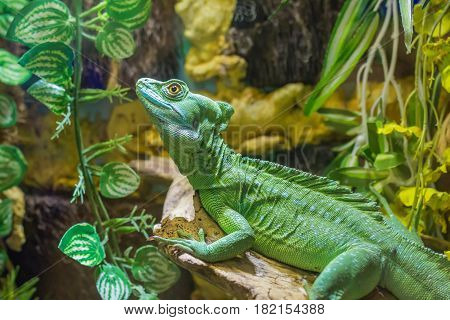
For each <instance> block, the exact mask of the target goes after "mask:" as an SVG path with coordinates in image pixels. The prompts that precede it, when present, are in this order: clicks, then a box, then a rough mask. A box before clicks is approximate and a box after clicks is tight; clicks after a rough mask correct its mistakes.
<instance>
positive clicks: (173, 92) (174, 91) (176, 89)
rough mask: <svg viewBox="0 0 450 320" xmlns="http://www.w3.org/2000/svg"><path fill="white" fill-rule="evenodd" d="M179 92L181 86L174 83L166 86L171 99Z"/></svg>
mask: <svg viewBox="0 0 450 320" xmlns="http://www.w3.org/2000/svg"><path fill="white" fill-rule="evenodd" d="M181 90H182V88H181V85H180V84H178V83H176V82H174V83H171V84H169V85H168V86H167V92H168V93H169V95H171V96H173V97H176V96H177V95H178V94H179V93H180V92H181Z"/></svg>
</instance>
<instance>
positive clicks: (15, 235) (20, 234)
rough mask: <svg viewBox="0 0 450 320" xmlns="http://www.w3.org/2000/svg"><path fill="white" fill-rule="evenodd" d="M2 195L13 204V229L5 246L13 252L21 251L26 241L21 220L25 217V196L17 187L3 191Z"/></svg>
mask: <svg viewBox="0 0 450 320" xmlns="http://www.w3.org/2000/svg"><path fill="white" fill-rule="evenodd" d="M3 194H4V195H5V196H6V197H7V198H8V199H11V200H12V203H13V228H12V231H11V234H10V235H9V237H8V239H6V244H7V245H8V247H9V248H10V249H11V250H13V251H21V250H22V246H23V244H24V243H25V241H26V238H25V232H24V229H23V224H22V222H23V218H24V216H25V195H24V193H23V191H22V190H20V188H18V187H13V188H10V189H8V190H5V191H3Z"/></svg>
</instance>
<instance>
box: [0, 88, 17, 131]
mask: <svg viewBox="0 0 450 320" xmlns="http://www.w3.org/2000/svg"><path fill="white" fill-rule="evenodd" d="M16 120H17V106H16V102H15V101H14V99H13V98H11V97H10V96H8V95H6V94H0V128H2V129H4V128H10V127H12V126H14V125H15V124H16Z"/></svg>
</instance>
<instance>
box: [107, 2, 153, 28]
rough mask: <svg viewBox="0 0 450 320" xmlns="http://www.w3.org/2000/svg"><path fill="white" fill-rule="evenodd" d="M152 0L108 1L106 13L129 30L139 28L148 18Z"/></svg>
mask: <svg viewBox="0 0 450 320" xmlns="http://www.w3.org/2000/svg"><path fill="white" fill-rule="evenodd" d="M151 10H152V0H108V3H107V5H106V11H107V12H108V15H109V16H110V17H111V18H113V19H114V20H115V21H117V22H120V23H121V24H123V25H124V26H125V27H127V28H128V29H129V30H134V29H138V28H141V27H143V26H144V25H145V23H146V22H147V20H148V18H149V17H150V14H151Z"/></svg>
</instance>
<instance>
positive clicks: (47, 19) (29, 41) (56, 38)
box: [7, 0, 75, 47]
mask: <svg viewBox="0 0 450 320" xmlns="http://www.w3.org/2000/svg"><path fill="white" fill-rule="evenodd" d="M74 22H75V20H74V18H73V17H72V16H71V15H70V11H69V9H68V8H67V6H66V5H65V4H64V3H63V2H61V1H59V0H36V1H32V2H31V3H30V4H29V5H27V6H26V7H25V8H23V9H22V10H21V11H20V12H19V13H18V14H17V15H16V17H15V18H14V21H13V22H12V24H11V27H10V28H9V30H8V34H7V37H8V38H9V39H10V40H12V41H17V42H20V43H23V44H25V45H27V46H30V47H32V46H34V45H37V44H40V43H44V42H64V43H70V41H72V39H73V36H74V31H75V25H74Z"/></svg>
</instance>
